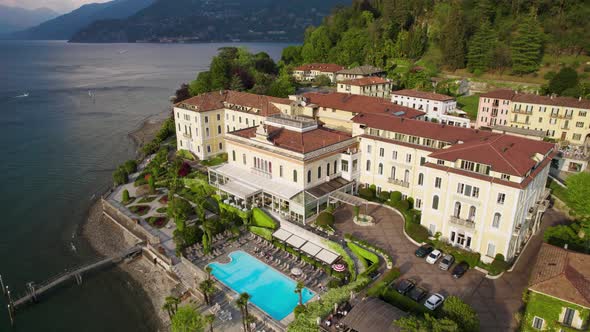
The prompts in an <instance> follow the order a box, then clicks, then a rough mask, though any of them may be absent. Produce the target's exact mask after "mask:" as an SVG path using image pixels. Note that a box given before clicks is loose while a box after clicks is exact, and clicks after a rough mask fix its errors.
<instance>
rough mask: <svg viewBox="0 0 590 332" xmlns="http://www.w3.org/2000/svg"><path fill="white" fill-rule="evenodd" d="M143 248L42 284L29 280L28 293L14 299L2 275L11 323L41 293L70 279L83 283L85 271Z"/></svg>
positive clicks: (74, 270) (88, 265)
mask: <svg viewBox="0 0 590 332" xmlns="http://www.w3.org/2000/svg"><path fill="white" fill-rule="evenodd" d="M141 250H142V245H140V244H138V245H136V246H134V247H131V248H129V249H126V250H123V251H121V252H119V253H118V254H116V255H114V256H111V257H106V258H101V259H98V260H95V261H93V262H90V263H86V264H84V265H82V266H80V267H77V268H74V269H70V270H68V271H65V272H64V273H61V274H59V275H57V276H55V277H53V278H51V279H49V280H46V281H44V282H43V283H41V284H35V283H33V282H29V283H27V294H26V295H24V296H22V297H19V298H17V299H12V297H11V294H10V290H9V289H8V286H6V287H5V286H4V284H3V281H2V276H0V283H1V284H2V291H3V293H4V294H5V295H6V296H7V297H8V314H9V316H10V321H11V323H13V322H14V315H15V313H16V310H17V309H18V308H19V307H22V306H24V305H27V304H29V303H36V302H38V300H39V297H40V296H41V295H43V294H44V293H46V292H48V291H50V290H51V289H53V288H55V287H58V286H59V285H61V284H63V283H65V282H67V281H69V280H75V281H76V283H77V284H81V283H82V274H83V273H85V272H89V271H92V270H96V269H99V268H102V267H104V266H107V265H110V264H116V263H118V262H120V261H122V260H124V259H125V258H128V257H132V256H134V255H136V254H138V253H140V252H141Z"/></svg>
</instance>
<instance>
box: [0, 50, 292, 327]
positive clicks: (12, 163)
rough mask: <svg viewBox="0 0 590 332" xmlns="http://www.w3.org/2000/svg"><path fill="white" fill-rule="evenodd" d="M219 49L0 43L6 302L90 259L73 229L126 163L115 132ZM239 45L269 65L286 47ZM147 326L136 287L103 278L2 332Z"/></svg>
mask: <svg viewBox="0 0 590 332" xmlns="http://www.w3.org/2000/svg"><path fill="white" fill-rule="evenodd" d="M227 45H229V44H187V45H182V44H67V43H65V42H61V41H60V42H53V41H52V42H45V41H43V42H41V41H26V42H22V41H0V213H1V217H0V274H1V275H2V276H3V278H4V281H5V283H7V284H8V285H10V286H11V288H12V289H13V291H14V293H23V292H24V289H25V283H26V282H27V281H37V282H41V281H43V280H45V279H47V278H49V277H51V276H53V275H55V274H58V273H60V272H62V271H63V270H65V269H67V268H70V267H73V266H76V265H79V264H81V263H84V262H85V261H88V260H89V259H91V258H92V257H95V255H96V254H95V253H94V252H92V250H91V249H90V248H89V246H88V244H87V243H84V239H82V238H79V237H78V233H79V229H80V226H81V224H83V222H84V220H85V217H86V212H87V209H88V208H89V207H90V204H91V200H92V197H93V195H95V194H97V193H99V192H102V191H103V190H104V189H105V188H106V187H108V186H109V184H110V183H111V172H112V170H113V169H114V168H115V167H116V166H117V165H118V164H119V163H120V162H122V161H124V160H126V159H130V158H132V157H134V155H135V148H134V146H133V144H132V142H131V140H130V139H129V138H128V137H127V134H128V133H129V132H130V131H132V130H133V129H135V128H136V127H138V125H139V124H140V123H141V122H142V120H143V119H145V118H146V117H148V116H150V115H153V114H157V113H161V112H162V110H164V109H165V108H166V107H167V106H168V105H169V101H168V98H169V96H171V95H172V94H173V92H174V90H175V89H176V88H177V87H178V86H179V84H180V83H181V82H186V81H189V80H191V79H193V78H194V77H195V76H196V73H197V72H199V71H202V70H206V69H207V67H208V65H209V62H210V60H211V57H212V56H214V55H215V54H216V52H217V48H219V47H221V46H227ZM233 45H239V44H233ZM241 45H244V46H246V47H248V48H249V49H250V50H251V51H255V52H258V51H266V52H267V53H269V54H270V55H271V56H272V57H273V58H275V59H277V58H278V57H279V56H280V53H281V51H282V48H283V47H285V46H287V45H285V44H264V43H258V44H241ZM89 90H90V91H91V92H92V94H93V95H94V98H91V97H89V94H88V91H89ZM25 93H28V97H18V96H22V95H23V94H25ZM72 241H73V242H74V243H75V245H76V246H77V247H78V251H77V252H76V253H74V252H72V251H71V249H70V242H72ZM0 304H1V305H2V307H0V331H9V330H10V327H9V326H10V325H9V321H8V314H7V311H6V309H5V308H6V303H5V301H4V299H3V298H2V300H0ZM152 317H153V312H150V309H149V304H148V300H147V299H146V297H145V295H144V294H143V292H142V291H141V290H140V289H139V287H138V285H136V284H134V283H133V282H132V281H131V280H129V279H128V278H127V277H126V275H125V274H124V273H122V272H118V271H117V270H114V269H111V270H107V271H103V272H100V273H97V274H93V275H90V276H88V277H86V278H85V279H84V283H83V284H82V285H81V286H74V285H72V286H68V287H64V288H62V289H60V290H58V291H55V292H52V293H51V294H50V295H49V296H47V297H45V298H44V299H43V300H42V301H41V303H40V304H37V305H35V306H29V307H27V308H26V309H24V310H22V311H19V312H18V314H17V320H16V326H15V328H14V329H13V330H14V331H111V332H114V331H150V330H153V329H154V326H155V325H154V320H153V318H152Z"/></svg>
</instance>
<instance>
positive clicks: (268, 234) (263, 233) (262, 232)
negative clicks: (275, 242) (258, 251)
mask: <svg viewBox="0 0 590 332" xmlns="http://www.w3.org/2000/svg"><path fill="white" fill-rule="evenodd" d="M248 229H249V230H250V232H252V233H254V234H256V235H258V236H260V237H262V238H264V239H266V240H268V241H272V233H273V231H272V229H269V228H265V227H258V226H249V227H248Z"/></svg>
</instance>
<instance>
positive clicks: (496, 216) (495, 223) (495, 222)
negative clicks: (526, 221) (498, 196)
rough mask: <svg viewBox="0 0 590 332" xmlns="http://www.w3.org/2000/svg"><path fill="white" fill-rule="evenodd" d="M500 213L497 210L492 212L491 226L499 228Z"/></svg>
mask: <svg viewBox="0 0 590 332" xmlns="http://www.w3.org/2000/svg"><path fill="white" fill-rule="evenodd" d="M501 218H502V215H501V214H500V213H498V212H496V213H494V219H492V227H493V228H500V219H501Z"/></svg>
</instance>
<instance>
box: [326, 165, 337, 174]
mask: <svg viewBox="0 0 590 332" xmlns="http://www.w3.org/2000/svg"><path fill="white" fill-rule="evenodd" d="M334 171H336V170H334ZM326 176H330V163H327V164H326Z"/></svg>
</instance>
